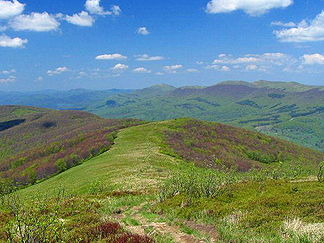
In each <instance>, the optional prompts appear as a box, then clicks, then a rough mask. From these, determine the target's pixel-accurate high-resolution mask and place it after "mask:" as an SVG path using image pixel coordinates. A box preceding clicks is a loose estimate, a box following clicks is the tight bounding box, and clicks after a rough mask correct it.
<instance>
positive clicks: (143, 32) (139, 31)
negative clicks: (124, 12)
mask: <svg viewBox="0 0 324 243" xmlns="http://www.w3.org/2000/svg"><path fill="white" fill-rule="evenodd" d="M136 33H137V34H139V35H149V34H150V32H149V31H148V29H147V28H146V27H139V28H138V29H137V31H136Z"/></svg>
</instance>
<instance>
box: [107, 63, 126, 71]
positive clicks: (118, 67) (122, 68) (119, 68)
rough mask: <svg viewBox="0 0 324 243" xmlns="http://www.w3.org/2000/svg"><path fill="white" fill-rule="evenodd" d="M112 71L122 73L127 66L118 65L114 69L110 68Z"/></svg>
mask: <svg viewBox="0 0 324 243" xmlns="http://www.w3.org/2000/svg"><path fill="white" fill-rule="evenodd" d="M111 69H112V70H114V71H124V70H127V69H128V66H127V65H125V64H121V63H118V64H116V65H115V66H114V67H112V68H111Z"/></svg>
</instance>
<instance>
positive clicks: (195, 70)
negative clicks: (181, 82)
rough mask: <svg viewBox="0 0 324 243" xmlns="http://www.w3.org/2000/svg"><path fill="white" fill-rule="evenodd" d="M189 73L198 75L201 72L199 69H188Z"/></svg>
mask: <svg viewBox="0 0 324 243" xmlns="http://www.w3.org/2000/svg"><path fill="white" fill-rule="evenodd" d="M187 72H188V73H197V72H199V71H198V69H195V68H189V69H187Z"/></svg>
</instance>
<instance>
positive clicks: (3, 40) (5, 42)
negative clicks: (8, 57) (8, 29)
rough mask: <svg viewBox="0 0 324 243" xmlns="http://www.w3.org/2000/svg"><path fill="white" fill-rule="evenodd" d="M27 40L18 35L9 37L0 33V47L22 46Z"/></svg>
mask: <svg viewBox="0 0 324 243" xmlns="http://www.w3.org/2000/svg"><path fill="white" fill-rule="evenodd" d="M27 42H28V40H26V39H21V38H19V37H16V38H10V37H9V36H7V35H0V47H12V48H18V47H19V48H22V47H24V44H26V43H27Z"/></svg>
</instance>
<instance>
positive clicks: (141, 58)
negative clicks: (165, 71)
mask: <svg viewBox="0 0 324 243" xmlns="http://www.w3.org/2000/svg"><path fill="white" fill-rule="evenodd" d="M136 57H137V58H136V60H137V61H142V62H143V61H160V60H164V59H165V58H164V57H162V56H149V55H147V54H143V55H138V56H136Z"/></svg>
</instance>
